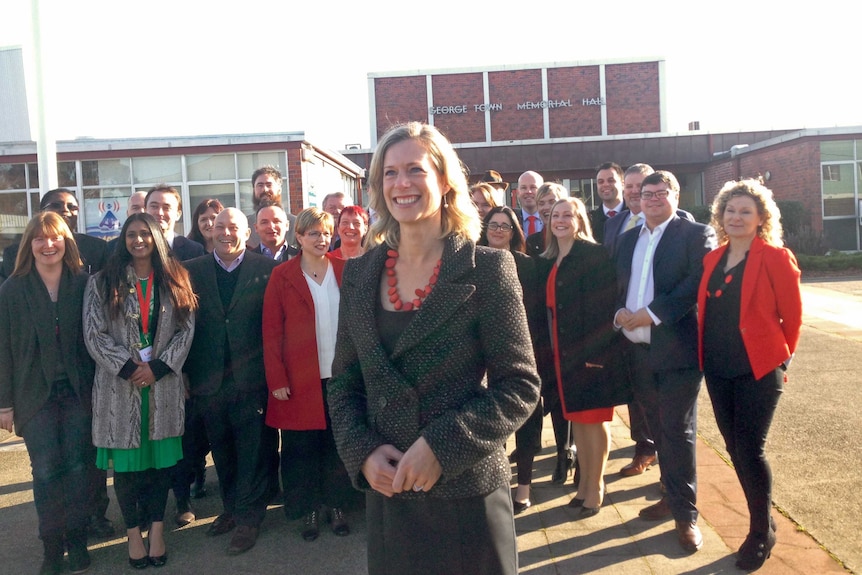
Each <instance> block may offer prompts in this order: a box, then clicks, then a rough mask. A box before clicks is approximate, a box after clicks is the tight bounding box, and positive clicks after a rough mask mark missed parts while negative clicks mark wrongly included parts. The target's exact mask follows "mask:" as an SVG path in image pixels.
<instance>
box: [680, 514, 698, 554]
mask: <svg viewBox="0 0 862 575" xmlns="http://www.w3.org/2000/svg"><path fill="white" fill-rule="evenodd" d="M676 536H677V540H678V541H679V545H680V547H682V548H683V549H685V550H686V551H688V552H689V553H694V552H695V551H697V550H698V549H700V548H701V547H703V534H702V533H701V532H700V528H699V527H698V526H697V523H695V522H694V521H677V522H676Z"/></svg>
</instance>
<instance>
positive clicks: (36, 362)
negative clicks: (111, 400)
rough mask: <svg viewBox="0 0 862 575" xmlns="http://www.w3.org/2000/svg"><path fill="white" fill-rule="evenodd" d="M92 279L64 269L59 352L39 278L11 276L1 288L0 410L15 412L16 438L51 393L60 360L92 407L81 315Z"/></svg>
mask: <svg viewBox="0 0 862 575" xmlns="http://www.w3.org/2000/svg"><path fill="white" fill-rule="evenodd" d="M88 277H89V276H87V274H84V273H72V272H70V271H68V270H65V271H64V272H63V276H62V278H61V279H60V289H59V297H58V307H57V310H58V313H59V324H60V330H59V331H60V347H59V350H58V349H57V347H56V343H55V342H56V335H55V318H54V314H53V310H54V305H53V303H52V302H51V299H50V297H49V296H48V290H47V289H46V288H45V284H44V283H43V282H42V278H41V277H39V274H38V273H37V272H36V271H35V270H34V271H31V272H30V273H29V274H27V275H25V276H13V277H10V278H9V279H8V280H6V281H5V282H3V285H2V286H0V408H5V407H14V408H15V414H14V421H15V432H16V433H17V434H18V435H21V430H22V429H23V428H24V427H25V426H26V425H27V422H28V421H30V419H31V418H32V417H33V415H35V414H36V412H38V411H39V410H40V409H41V408H42V406H43V405H44V404H45V402H46V401H47V400H48V397H49V396H50V395H51V384H52V383H53V382H52V381H48V376H49V375H50V374H53V373H54V366H55V365H56V361H57V360H58V359H59V360H60V361H61V362H62V364H63V366H64V368H65V370H66V375H67V377H68V378H69V382H70V383H71V385H72V388H73V389H74V390H75V393H76V394H77V395H78V397H79V398H80V399H81V400H82V401H83V403H84V404H85V405H87V406H89V405H91V403H92V389H93V376H94V374H95V365H94V363H93V360H92V359H91V358H90V355H89V354H88V353H87V348H86V347H85V345H84V333H83V327H82V315H81V314H82V307H83V301H84V288H86V286H87V278H88ZM57 351H59V353H60V357H59V358H57V355H56V352H57Z"/></svg>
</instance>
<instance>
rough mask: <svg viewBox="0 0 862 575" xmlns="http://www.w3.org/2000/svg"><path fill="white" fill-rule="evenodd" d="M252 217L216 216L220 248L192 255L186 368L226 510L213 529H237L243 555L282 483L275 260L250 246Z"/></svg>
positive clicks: (228, 212)
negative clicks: (270, 367) (268, 297)
mask: <svg viewBox="0 0 862 575" xmlns="http://www.w3.org/2000/svg"><path fill="white" fill-rule="evenodd" d="M247 222H248V219H247V218H246V216H245V214H243V213H242V212H241V211H239V210H238V209H236V208H225V209H224V210H223V211H222V212H221V213H219V215H218V216H216V221H215V227H214V230H215V231H214V237H215V249H214V250H213V253H212V254H211V255H205V256H203V257H199V258H195V259H193V260H191V261H189V262H186V264H185V265H186V269H188V271H189V277H190V278H191V282H192V287H193V289H194V291H195V293H196V294H197V296H198V302H199V303H198V309H197V311H196V312H195V337H194V340H193V341H192V347H191V350H190V351H189V355H188V358H187V359H186V364H185V366H184V368H183V371H184V372H186V373H188V376H189V385H190V392H191V394H192V396H193V398H194V403H195V409H196V410H197V411H198V414H199V415H200V416H201V417H202V418H203V420H204V424H205V426H206V432H207V436H208V437H209V439H210V443H211V447H212V454H213V459H214V460H215V464H216V473H217V474H218V478H219V487H220V491H221V495H222V504H223V506H224V510H223V512H222V513H221V514H220V515H219V516H218V517H217V518H216V519H215V521H214V522H213V523H212V524H211V525H210V527H209V529H208V531H207V534H208V535H222V534H224V533H227V532H228V531H231V530H232V529H233V528H234V527H236V528H237V530H236V533H235V534H234V536H233V538H232V539H231V542H230V545H229V547H228V550H227V551H228V554H231V555H236V554H239V553H243V552H245V551H248V550H249V549H251V548H252V547H253V546H254V544H255V542H256V541H257V536H258V532H259V528H260V524H261V522H262V521H263V518H264V515H265V514H266V506H267V504H268V503H269V501H270V500H271V499H272V497H273V496H274V495H275V493H274V490H275V489H277V483H276V481H277V480H276V477H275V476H274V472H275V471H276V469H277V466H278V435H277V434H276V431H275V429H273V428H271V427H267V426H266V423H265V418H266V406H267V399H268V397H269V390H268V388H267V386H266V372H265V370H264V365H263V296H264V292H265V291H266V285H267V283H268V282H269V277H270V275H271V273H272V269H273V268H274V267H275V265H276V263H275V261H273V260H272V259H270V258H268V257H266V256H262V255H260V254H255V253H252V252H251V251H249V250H247V249H246V242H247V241H248V237H249V234H250V230H249V228H248V223H247Z"/></svg>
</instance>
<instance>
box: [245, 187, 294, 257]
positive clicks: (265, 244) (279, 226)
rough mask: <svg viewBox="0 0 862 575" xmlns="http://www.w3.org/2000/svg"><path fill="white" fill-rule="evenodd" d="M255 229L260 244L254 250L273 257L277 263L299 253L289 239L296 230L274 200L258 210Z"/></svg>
mask: <svg viewBox="0 0 862 575" xmlns="http://www.w3.org/2000/svg"><path fill="white" fill-rule="evenodd" d="M254 229H255V231H257V235H258V237H260V245H258V246H257V247H256V248H254V250H252V251H253V252H255V253H258V254H263V255H265V256H267V257H269V258H272V259H274V260H275V261H276V262H277V263H282V262H286V261H287V260H289V259H290V258H292V257H293V256H295V255H297V254H298V253H299V250H298V249H296V248H295V247H293V246H292V245H290V243H289V242H288V241H287V238H288V236H291V235H293V234H294V232H293V230H291V229H290V222H288V220H287V214H285V213H284V209H282V207H281V206H280V205H278V204H276V203H272V202H267V203H264V204H262V205H261V207H260V208H259V209H258V210H257V218H256V220H255V222H254Z"/></svg>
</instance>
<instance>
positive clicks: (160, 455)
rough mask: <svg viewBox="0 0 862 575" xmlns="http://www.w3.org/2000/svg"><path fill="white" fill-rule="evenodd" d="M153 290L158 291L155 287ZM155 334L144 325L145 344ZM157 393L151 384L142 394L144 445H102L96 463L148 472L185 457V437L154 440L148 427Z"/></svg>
mask: <svg viewBox="0 0 862 575" xmlns="http://www.w3.org/2000/svg"><path fill="white" fill-rule="evenodd" d="M138 287H139V289H140V290H141V291H142V292H146V290H147V280H138ZM153 292H154V293H155V294H158V290H157V289H155V285H154V286H153ZM157 300H158V295H156V297H153V298H151V299H150V305H149V309H148V310H147V312H148V314H149V321H148V327H149V331H150V332H152V331H154V325H153V321H152V319H153V309H158V301H157ZM152 341H153V338H152V335H151V333H146V334H145V333H144V332H143V328H141V347H142V348H143V347H147V346H149V345H151V344H152ZM152 394H153V386H152V385H151V386H149V387H147V388H146V389H145V390H143V391H142V393H141V423H142V429H141V445H140V447H137V448H135V449H113V448H110V447H99V448H97V449H96V466H97V467H98V468H99V469H109V468H111V467H113V469H114V471H120V472H129V471H144V470H146V469H165V468H167V467H173V466H174V465H176V463H177V461H179V460H180V459H182V458H183V445H182V437H179V436H178V437H166V438H165V439H158V440H153V439H150V433H149V429H150V426H149V425H146V426H144V425H143V423H144V422H148V421H149V420H150V395H152Z"/></svg>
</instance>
